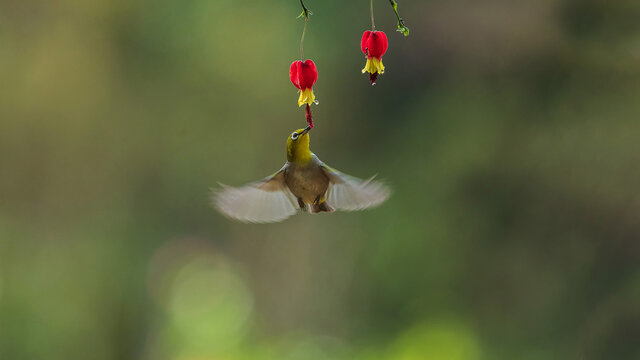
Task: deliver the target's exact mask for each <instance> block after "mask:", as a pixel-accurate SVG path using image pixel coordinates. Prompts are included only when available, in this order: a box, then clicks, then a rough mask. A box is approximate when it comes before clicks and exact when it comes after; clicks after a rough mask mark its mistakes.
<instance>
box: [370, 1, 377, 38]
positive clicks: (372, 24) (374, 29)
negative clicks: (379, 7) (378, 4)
mask: <svg viewBox="0 0 640 360" xmlns="http://www.w3.org/2000/svg"><path fill="white" fill-rule="evenodd" d="M371 31H376V23H375V21H374V20H373V0H371Z"/></svg>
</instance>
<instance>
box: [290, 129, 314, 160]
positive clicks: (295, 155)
mask: <svg viewBox="0 0 640 360" xmlns="http://www.w3.org/2000/svg"><path fill="white" fill-rule="evenodd" d="M294 134H297V135H298V136H296V135H294ZM294 138H295V139H294ZM287 160H288V161H289V162H292V163H296V164H306V163H308V162H309V161H311V150H310V149H309V133H308V132H305V129H298V130H296V131H294V132H293V133H292V134H291V135H289V137H288V138H287Z"/></svg>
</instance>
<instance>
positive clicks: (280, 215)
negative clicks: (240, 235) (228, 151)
mask: <svg viewBox="0 0 640 360" xmlns="http://www.w3.org/2000/svg"><path fill="white" fill-rule="evenodd" d="M309 130H311V127H310V126H307V127H306V128H304V129H298V130H296V131H294V132H293V133H291V135H290V136H289V137H288V138H287V162H286V164H284V166H283V167H282V169H280V170H279V171H278V172H276V173H275V174H273V175H271V176H268V177H266V178H264V179H262V180H260V181H257V182H254V183H251V184H248V185H245V186H242V187H238V188H234V187H230V186H226V185H223V184H220V185H221V186H222V189H220V190H219V191H218V192H217V193H216V194H215V195H214V198H213V202H214V205H215V207H216V208H217V209H218V210H219V211H220V212H221V213H223V214H224V215H226V216H228V217H230V218H233V219H236V220H240V221H243V222H257V223H266V222H277V221H282V220H284V219H286V218H288V217H289V216H291V215H293V214H295V213H296V211H297V210H298V209H300V210H302V211H308V212H311V213H312V214H315V213H319V212H323V211H326V212H332V211H334V210H335V209H337V210H345V211H354V210H361V209H366V208H370V207H373V206H377V205H380V204H381V203H382V202H384V201H385V200H386V199H387V198H388V197H389V194H390V191H389V188H388V187H387V186H385V185H384V184H382V183H381V182H379V181H374V180H373V177H371V178H369V179H368V180H361V179H357V178H354V177H351V176H349V175H346V174H343V173H341V172H339V171H337V170H335V169H332V168H330V167H329V166H327V165H325V164H324V163H323V162H322V161H320V159H318V157H317V156H316V155H315V154H314V153H312V152H311V150H309Z"/></svg>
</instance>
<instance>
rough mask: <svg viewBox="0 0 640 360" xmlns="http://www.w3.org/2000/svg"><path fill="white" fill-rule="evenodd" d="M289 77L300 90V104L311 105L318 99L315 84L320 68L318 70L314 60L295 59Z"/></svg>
mask: <svg viewBox="0 0 640 360" xmlns="http://www.w3.org/2000/svg"><path fill="white" fill-rule="evenodd" d="M289 78H290V79H291V82H292V83H293V85H294V86H295V87H297V88H298V89H299V90H300V98H298V106H302V104H307V105H311V104H313V103H314V101H316V96H315V95H314V94H313V84H315V83H316V80H318V70H316V64H314V63H313V61H311V60H309V59H307V60H305V61H304V62H302V61H300V60H298V61H294V62H293V63H292V64H291V68H290V69H289Z"/></svg>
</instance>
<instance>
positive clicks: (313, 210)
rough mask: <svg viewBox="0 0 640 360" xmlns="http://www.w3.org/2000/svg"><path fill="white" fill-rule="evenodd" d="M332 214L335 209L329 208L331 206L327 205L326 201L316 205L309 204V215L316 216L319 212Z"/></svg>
mask: <svg viewBox="0 0 640 360" xmlns="http://www.w3.org/2000/svg"><path fill="white" fill-rule="evenodd" d="M323 211H326V212H334V211H335V209H334V208H332V207H331V205H329V204H327V202H326V201H323V202H321V203H317V204H311V213H312V214H316V213H319V212H323Z"/></svg>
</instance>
